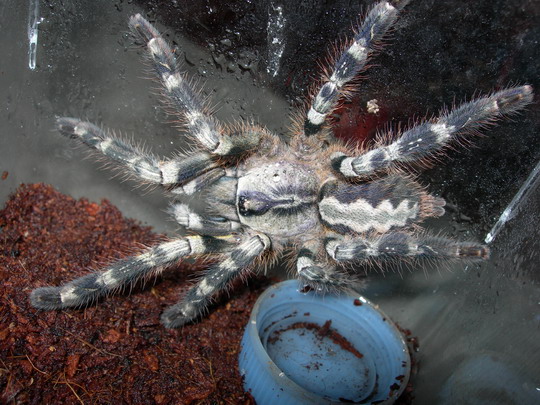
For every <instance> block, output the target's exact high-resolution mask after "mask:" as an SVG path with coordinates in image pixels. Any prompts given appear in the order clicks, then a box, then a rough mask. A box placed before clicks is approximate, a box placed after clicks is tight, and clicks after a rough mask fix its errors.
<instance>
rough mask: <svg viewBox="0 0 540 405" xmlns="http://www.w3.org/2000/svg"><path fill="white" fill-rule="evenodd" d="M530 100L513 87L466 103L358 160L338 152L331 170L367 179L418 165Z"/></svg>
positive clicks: (524, 90)
mask: <svg viewBox="0 0 540 405" xmlns="http://www.w3.org/2000/svg"><path fill="white" fill-rule="evenodd" d="M532 100H533V91H532V87H531V86H527V85H526V86H520V87H513V88H509V89H506V90H502V91H499V92H496V93H494V94H492V95H491V96H488V97H484V98H479V99H477V100H473V101H471V102H469V103H465V104H463V105H461V106H460V107H458V108H455V109H453V110H452V111H450V112H449V113H447V114H443V115H441V116H440V117H439V118H437V119H436V120H435V121H431V122H425V123H423V124H420V125H418V126H415V127H413V128H411V129H410V130H408V131H405V132H404V133H403V134H402V135H401V137H400V138H399V139H397V140H396V141H395V142H392V143H391V144H389V145H386V146H379V147H377V148H374V149H372V150H370V151H368V152H366V153H364V154H362V155H361V156H358V157H354V156H347V155H346V154H344V153H341V152H337V153H335V154H334V155H333V156H332V161H331V164H332V167H333V168H334V169H335V170H336V171H338V172H340V173H341V174H342V175H344V176H346V177H369V176H372V175H375V174H376V173H378V172H385V171H389V170H391V169H392V168H393V167H395V166H396V165H397V164H400V163H401V164H403V163H405V164H410V163H418V162H423V161H426V160H429V158H431V157H433V156H435V155H436V154H437V153H440V152H441V151H442V150H444V148H445V147H447V146H448V145H449V144H450V143H451V142H452V141H455V140H457V139H459V138H461V137H463V136H466V135H468V134H471V133H473V134H474V133H476V132H478V131H479V130H480V129H482V128H483V127H484V126H486V125H487V124H490V123H493V122H495V121H496V120H498V119H500V118H502V117H504V116H507V115H510V114H513V113H515V112H517V111H519V110H521V109H523V108H524V107H525V106H527V105H528V104H530V103H531V102H532Z"/></svg>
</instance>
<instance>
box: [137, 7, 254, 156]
mask: <svg viewBox="0 0 540 405" xmlns="http://www.w3.org/2000/svg"><path fill="white" fill-rule="evenodd" d="M129 25H130V27H131V29H132V31H133V32H134V33H135V34H136V35H137V36H138V37H140V38H141V39H142V40H143V41H144V42H145V43H146V46H147V48H148V52H149V54H150V57H151V59H152V63H153V67H154V70H155V72H156V75H157V76H158V77H159V79H160V80H161V83H162V85H163V91H164V93H165V95H166V96H167V98H168V99H169V100H170V101H171V102H172V103H173V104H174V106H175V107H176V108H177V111H179V112H180V113H181V114H183V118H184V122H185V124H186V126H187V128H188V132H189V134H190V135H191V136H193V137H194V139H195V140H196V141H197V142H198V143H199V144H200V145H201V146H202V147H203V148H204V149H206V150H207V151H209V152H211V153H212V154H215V155H218V156H236V155H239V154H242V153H245V152H247V151H251V150H253V149H254V148H255V147H256V146H257V145H258V143H259V138H260V135H261V133H260V132H258V131H244V132H243V133H242V134H241V135H238V136H231V135H229V134H225V133H224V131H223V130H222V128H221V126H220V124H219V123H218V122H217V120H216V119H215V118H213V117H212V116H211V115H209V114H208V113H207V108H206V105H205V103H204V102H203V101H201V100H200V98H199V95H198V94H197V92H196V91H195V90H194V89H193V88H192V86H191V84H190V83H189V82H188V80H187V79H186V77H185V76H184V74H183V73H182V72H181V71H180V68H179V66H178V62H177V60H176V58H175V56H174V52H173V51H172V49H171V48H170V46H169V44H168V43H167V41H165V40H164V39H163V38H162V37H161V35H160V34H159V32H158V31H157V30H156V29H155V28H154V27H153V26H152V24H150V23H149V22H148V21H146V20H145V19H144V18H143V17H142V16H141V15H140V14H137V15H135V16H133V17H131V19H130V21H129Z"/></svg>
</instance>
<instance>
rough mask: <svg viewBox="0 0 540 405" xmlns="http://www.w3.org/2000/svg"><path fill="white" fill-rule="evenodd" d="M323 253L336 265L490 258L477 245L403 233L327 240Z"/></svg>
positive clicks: (482, 248) (487, 253)
mask: <svg viewBox="0 0 540 405" xmlns="http://www.w3.org/2000/svg"><path fill="white" fill-rule="evenodd" d="M326 251H327V252H328V254H329V255H330V256H331V257H332V258H333V259H334V260H336V261H337V262H351V261H365V260H370V259H381V260H391V259H406V258H428V259H446V260H451V259H470V260H474V259H486V258H487V257H488V256H489V249H488V248H487V247H486V246H484V245H481V244H478V243H474V242H457V241H454V240H452V239H448V238H444V237H440V236H429V235H411V234H409V233H406V232H389V233H386V234H383V235H381V236H377V237H355V238H352V239H349V240H336V239H328V240H327V241H326Z"/></svg>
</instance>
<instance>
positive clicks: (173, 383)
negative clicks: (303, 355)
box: [0, 184, 264, 404]
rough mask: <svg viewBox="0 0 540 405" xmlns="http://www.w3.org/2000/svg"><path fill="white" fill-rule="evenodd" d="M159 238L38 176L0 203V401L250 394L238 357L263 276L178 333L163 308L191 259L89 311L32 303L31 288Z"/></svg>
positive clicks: (243, 400)
mask: <svg viewBox="0 0 540 405" xmlns="http://www.w3.org/2000/svg"><path fill="white" fill-rule="evenodd" d="M159 239H160V237H158V236H157V235H155V234H153V233H152V232H151V231H150V229H149V228H148V227H144V226H140V225H139V224H138V223H137V222H135V221H133V220H129V219H125V218H123V217H122V215H121V213H120V212H119V211H118V209H116V208H115V207H114V206H112V205H111V204H110V203H109V202H107V201H105V200H104V201H102V202H101V204H96V203H92V202H89V201H87V200H84V199H82V200H79V201H76V200H74V199H72V198H71V197H67V196H65V195H62V194H60V193H59V192H58V191H56V190H54V189H53V188H52V187H50V186H45V185H39V184H34V185H26V186H22V187H21V188H20V189H19V190H18V191H17V192H16V193H15V194H14V195H13V196H12V197H11V199H10V200H9V201H8V202H7V204H6V206H5V208H4V209H3V210H2V211H0V279H1V280H2V282H1V283H0V297H1V300H0V305H1V306H0V403H7V402H10V401H12V402H13V403H30V404H53V403H54V404H77V403H85V404H110V403H115V404H124V403H125V404H131V403H134V404H146V403H157V404H173V403H174V404H190V403H194V404H195V403H196V404H200V403H202V404H206V403H208V404H209V403H216V404H251V403H253V400H252V398H251V397H250V396H249V394H245V393H244V391H243V389H242V381H241V377H240V375H239V373H238V370H237V357H238V350H239V342H240V339H241V337H242V333H243V329H244V325H245V324H246V322H247V320H248V317H249V313H250V310H251V307H252V305H253V304H254V302H255V300H256V298H257V297H258V295H259V294H260V292H261V290H262V288H263V286H262V285H263V284H264V281H262V280H256V281H253V282H252V283H251V286H250V287H249V288H243V287H242V286H238V288H235V290H234V291H236V292H233V293H232V298H231V299H230V300H225V299H222V300H221V301H220V303H219V304H218V305H216V306H215V307H214V308H213V309H212V311H211V313H210V315H209V316H208V317H206V318H205V319H203V320H201V321H200V322H199V323H196V324H193V325H188V326H186V327H184V328H183V329H181V330H174V331H171V330H167V329H165V328H163V327H162V326H161V324H160V323H159V315H160V313H161V311H162V310H163V308H164V307H166V306H167V305H170V304H172V303H174V302H175V301H176V300H177V299H178V297H179V294H181V293H182V292H184V291H185V290H186V289H187V288H188V286H189V285H190V280H191V279H192V276H193V274H194V273H196V272H197V271H199V270H200V269H197V268H196V267H194V266H190V265H180V266H178V268H176V269H173V270H171V271H168V272H167V273H165V275H164V276H163V277H162V279H161V281H159V282H158V283H157V284H156V285H155V286H154V287H153V288H152V287H151V286H147V287H146V288H136V289H135V291H134V292H133V294H132V295H131V296H126V295H127V294H120V295H116V296H111V297H108V298H107V299H106V300H104V302H102V303H101V304H99V305H97V306H92V307H89V308H87V309H86V310H68V311H60V312H58V311H50V312H43V311H38V310H36V309H34V308H32V307H31V306H30V304H29V301H28V294H29V293H30V291H31V290H32V289H33V288H35V287H39V286H44V285H58V284H61V283H63V282H66V281H68V280H71V279H72V278H74V277H76V276H79V275H82V274H84V273H86V272H87V270H86V269H87V268H88V267H99V264H98V263H103V262H107V261H111V260H114V259H117V258H118V257H120V256H122V255H125V254H126V252H128V251H134V250H137V249H140V248H141V243H143V244H151V243H152V242H155V241H156V240H159ZM119 252H124V253H119Z"/></svg>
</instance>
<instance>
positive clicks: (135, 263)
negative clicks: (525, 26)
mask: <svg viewBox="0 0 540 405" xmlns="http://www.w3.org/2000/svg"><path fill="white" fill-rule="evenodd" d="M232 239H233V238H232V237H230V238H213V237H210V236H204V237H202V236H187V237H184V238H178V239H173V240H171V241H168V242H164V243H161V244H159V245H156V246H154V247H151V248H149V249H147V250H146V251H145V252H143V253H141V254H139V255H136V256H132V257H127V258H124V259H121V260H119V261H117V262H115V263H113V264H111V265H110V266H109V267H107V268H106V269H105V270H104V271H101V272H95V273H90V274H87V275H86V276H83V277H79V278H77V279H75V280H73V281H70V282H69V283H67V284H65V285H63V286H60V287H41V288H37V289H35V290H34V291H32V293H31V294H30V301H31V303H32V305H33V306H34V307H36V308H39V309H46V310H50V309H62V308H68V307H80V306H84V305H88V304H90V303H92V302H94V301H95V300H96V299H98V298H100V297H102V296H104V295H106V294H107V293H109V292H111V291H114V290H116V289H119V288H121V287H122V286H125V285H126V284H128V283H132V282H135V281H136V280H138V279H139V278H141V277H145V276H150V275H152V274H153V273H158V272H160V271H162V270H163V269H164V268H166V267H169V266H172V265H174V264H175V263H177V262H178V260H179V259H181V258H183V257H187V256H193V255H201V254H205V253H216V252H221V251H223V250H227V249H230V244H231V243H233V242H234V240H232Z"/></svg>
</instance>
